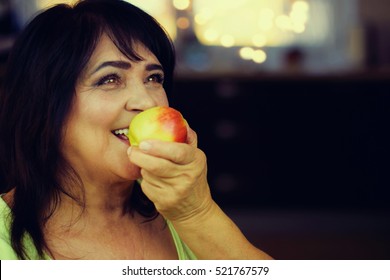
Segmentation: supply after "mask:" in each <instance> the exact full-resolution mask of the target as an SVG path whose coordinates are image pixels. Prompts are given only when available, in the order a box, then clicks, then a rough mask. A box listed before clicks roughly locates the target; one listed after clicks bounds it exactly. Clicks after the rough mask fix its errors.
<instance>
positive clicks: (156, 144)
mask: <svg viewBox="0 0 390 280" xmlns="http://www.w3.org/2000/svg"><path fill="white" fill-rule="evenodd" d="M139 149H140V150H141V151H142V152H144V153H145V154H149V155H152V156H155V157H159V158H164V159H167V160H169V161H171V162H173V163H176V164H179V165H185V164H188V163H191V162H192V161H193V160H194V154H195V149H194V147H193V146H192V145H189V144H185V143H176V142H165V141H158V140H147V141H143V142H141V143H140V145H139Z"/></svg>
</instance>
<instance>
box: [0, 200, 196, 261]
mask: <svg viewBox="0 0 390 280" xmlns="http://www.w3.org/2000/svg"><path fill="white" fill-rule="evenodd" d="M11 218H12V216H11V209H10V208H9V207H8V205H7V204H6V203H5V201H4V200H3V199H2V198H1V196H0V260H17V259H19V258H18V257H17V255H16V253H15V252H14V250H13V248H12V246H11V237H10V225H11ZM167 225H168V228H169V230H170V232H171V234H172V238H173V241H174V243H175V246H176V250H177V254H178V256H179V260H196V256H195V255H194V253H193V252H192V251H191V250H190V248H188V246H187V245H186V244H185V243H184V242H183V241H182V240H181V239H180V237H179V235H178V234H177V232H176V230H175V229H174V227H173V225H172V223H171V222H170V221H167ZM24 246H25V249H26V253H27V256H28V258H29V259H31V260H38V259H42V258H41V257H39V255H38V253H37V250H36V248H35V246H34V244H33V242H32V239H31V237H30V236H26V237H25V239H24ZM43 259H46V260H49V259H50V257H49V256H48V255H45V256H44V258H43Z"/></svg>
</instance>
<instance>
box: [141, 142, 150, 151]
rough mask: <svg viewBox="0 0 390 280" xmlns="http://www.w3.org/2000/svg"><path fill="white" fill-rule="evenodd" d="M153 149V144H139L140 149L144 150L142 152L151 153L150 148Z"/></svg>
mask: <svg viewBox="0 0 390 280" xmlns="http://www.w3.org/2000/svg"><path fill="white" fill-rule="evenodd" d="M151 147H152V144H150V143H149V142H145V141H144V142H141V143H140V144H139V148H140V149H141V150H142V151H149V150H150V148H151Z"/></svg>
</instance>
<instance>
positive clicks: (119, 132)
mask: <svg viewBox="0 0 390 280" xmlns="http://www.w3.org/2000/svg"><path fill="white" fill-rule="evenodd" d="M128 133H129V129H127V128H121V129H116V130H113V131H112V134H114V135H115V137H117V138H118V139H119V140H121V141H122V142H124V143H126V144H127V145H129V138H128V137H127V134H128Z"/></svg>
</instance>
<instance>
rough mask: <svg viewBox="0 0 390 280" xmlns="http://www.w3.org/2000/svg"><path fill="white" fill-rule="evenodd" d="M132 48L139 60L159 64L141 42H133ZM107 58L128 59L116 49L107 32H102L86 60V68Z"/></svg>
mask: <svg viewBox="0 0 390 280" xmlns="http://www.w3.org/2000/svg"><path fill="white" fill-rule="evenodd" d="M132 48H133V52H134V53H135V54H136V55H137V58H139V60H140V61H143V60H147V61H149V62H153V63H159V64H160V62H159V61H158V59H157V58H156V56H155V55H154V54H153V53H152V52H151V51H150V50H149V49H148V48H146V47H145V46H144V45H143V44H141V43H139V42H135V43H134V44H133V45H132ZM109 60H116V61H130V59H129V57H128V56H126V54H124V53H122V52H121V51H120V50H119V49H118V47H117V46H116V45H115V44H114V42H113V41H112V40H111V38H110V37H109V36H108V35H107V34H102V36H101V37H100V39H99V41H98V43H97V44H96V47H95V50H94V51H93V52H92V55H91V57H90V59H89V61H88V64H87V68H93V67H94V66H96V65H97V64H99V63H101V62H102V61H109Z"/></svg>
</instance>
